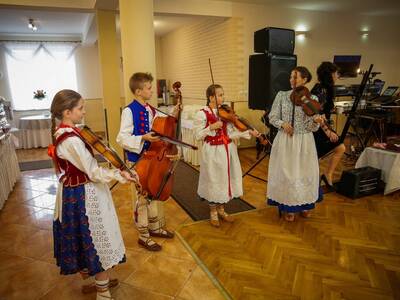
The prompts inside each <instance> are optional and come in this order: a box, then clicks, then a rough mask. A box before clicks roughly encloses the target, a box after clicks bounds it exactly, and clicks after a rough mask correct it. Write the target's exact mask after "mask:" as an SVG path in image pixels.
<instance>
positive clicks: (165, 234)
mask: <svg viewBox="0 0 400 300" xmlns="http://www.w3.org/2000/svg"><path fill="white" fill-rule="evenodd" d="M160 231H161V232H157V231H151V230H149V234H150V236H155V237H160V238H165V239H172V238H173V237H174V236H175V234H174V233H173V232H171V231H168V230H166V229H161V230H160Z"/></svg>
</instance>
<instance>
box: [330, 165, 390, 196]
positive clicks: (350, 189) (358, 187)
mask: <svg viewBox="0 0 400 300" xmlns="http://www.w3.org/2000/svg"><path fill="white" fill-rule="evenodd" d="M381 191H382V186H381V170H379V169H375V168H372V167H363V168H357V169H352V170H346V171H343V173H342V177H341V178H340V182H339V183H338V184H337V192H338V193H339V194H342V195H344V196H347V197H351V198H353V199H354V198H358V197H362V196H367V195H372V194H376V193H379V192H381Z"/></svg>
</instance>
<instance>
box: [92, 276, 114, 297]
mask: <svg viewBox="0 0 400 300" xmlns="http://www.w3.org/2000/svg"><path fill="white" fill-rule="evenodd" d="M95 282H96V290H97V295H96V300H105V299H112V298H111V293H110V290H109V289H108V284H109V283H110V280H109V279H107V280H97V279H95Z"/></svg>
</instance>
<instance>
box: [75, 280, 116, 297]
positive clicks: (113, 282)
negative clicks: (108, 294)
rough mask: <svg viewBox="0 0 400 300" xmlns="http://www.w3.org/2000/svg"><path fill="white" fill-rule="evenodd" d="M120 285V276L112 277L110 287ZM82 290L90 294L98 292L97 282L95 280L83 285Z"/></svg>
mask: <svg viewBox="0 0 400 300" xmlns="http://www.w3.org/2000/svg"><path fill="white" fill-rule="evenodd" d="M118 285H119V280H118V278H114V279H110V283H109V284H108V287H109V288H113V287H116V286H118ZM81 292H82V293H83V294H90V293H94V292H96V283H95V282H94V281H93V282H92V283H90V284H84V285H82V288H81Z"/></svg>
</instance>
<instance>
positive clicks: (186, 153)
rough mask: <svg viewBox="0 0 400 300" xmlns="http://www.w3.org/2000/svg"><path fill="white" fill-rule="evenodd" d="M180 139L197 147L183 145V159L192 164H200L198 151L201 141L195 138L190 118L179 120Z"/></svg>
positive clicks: (201, 144)
mask: <svg viewBox="0 0 400 300" xmlns="http://www.w3.org/2000/svg"><path fill="white" fill-rule="evenodd" d="M181 131H182V141H183V142H185V143H188V144H191V145H194V146H197V147H198V150H193V149H191V148H186V147H183V148H182V149H183V160H184V161H185V162H188V163H191V164H192V165H194V166H198V165H200V153H201V148H202V146H203V141H198V140H196V139H195V134H194V130H193V121H192V120H182V121H181Z"/></svg>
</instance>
